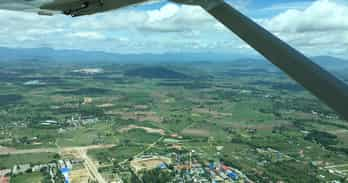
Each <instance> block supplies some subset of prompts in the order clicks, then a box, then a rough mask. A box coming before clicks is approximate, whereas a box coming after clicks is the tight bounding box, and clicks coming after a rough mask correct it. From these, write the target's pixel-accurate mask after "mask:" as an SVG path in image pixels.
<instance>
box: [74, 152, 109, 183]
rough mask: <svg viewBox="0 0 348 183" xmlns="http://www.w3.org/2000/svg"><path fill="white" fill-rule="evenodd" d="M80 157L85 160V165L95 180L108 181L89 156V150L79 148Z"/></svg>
mask: <svg viewBox="0 0 348 183" xmlns="http://www.w3.org/2000/svg"><path fill="white" fill-rule="evenodd" d="M78 152H79V157H80V158H82V159H83V160H85V166H86V168H87V169H88V171H89V172H90V174H91V175H92V177H94V178H95V180H96V181H97V182H98V183H107V181H105V179H104V177H103V176H102V175H101V174H100V173H99V172H98V168H97V166H96V165H95V164H94V162H93V161H92V160H91V158H89V157H88V156H87V150H86V149H78Z"/></svg>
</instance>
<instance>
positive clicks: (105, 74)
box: [0, 60, 348, 182]
mask: <svg viewBox="0 0 348 183" xmlns="http://www.w3.org/2000/svg"><path fill="white" fill-rule="evenodd" d="M19 62H20V63H21V65H20V66H19V65H16V64H8V65H6V67H4V66H2V67H0V75H6V77H1V78H0V88H1V89H0V117H1V121H0V129H1V130H0V150H2V151H5V149H6V148H9V149H12V150H26V149H38V148H40V149H42V148H55V149H64V148H70V147H71V148H74V147H83V146H92V145H103V144H113V145H115V146H114V147H109V148H101V149H91V150H88V152H87V155H88V156H89V157H91V158H93V160H94V161H95V162H97V164H98V166H100V168H99V170H100V172H101V173H102V175H104V176H106V177H109V178H110V177H111V178H110V179H112V177H115V175H113V174H115V172H116V173H117V172H118V171H120V170H119V169H120V168H119V167H120V166H121V165H122V166H123V164H127V163H129V162H131V161H132V160H133V159H134V158H138V157H141V156H142V155H144V154H160V155H165V154H168V153H171V152H173V151H172V150H171V147H172V146H175V147H178V146H180V147H181V148H182V149H184V150H194V151H195V152H198V153H199V154H200V159H199V161H202V162H204V161H208V160H213V159H220V160H223V161H224V162H226V163H228V164H230V165H231V166H232V165H233V166H234V167H238V169H239V170H241V171H243V172H244V173H245V174H246V175H247V176H248V177H249V178H250V179H252V180H254V181H258V182H269V181H273V182H274V181H285V182H311V181H314V182H325V181H332V180H341V179H344V178H345V177H346V176H347V175H345V174H342V175H337V174H330V173H328V171H324V169H323V168H324V167H326V166H330V165H332V166H334V165H337V164H343V163H348V149H347V144H348V140H347V139H348V123H347V122H345V121H343V120H342V119H340V118H339V116H337V114H336V113H335V112H334V111H332V110H331V109H329V108H328V107H327V106H326V105H325V104H323V103H322V102H321V101H319V100H318V99H317V98H315V97H313V96H312V95H311V94H309V93H308V92H307V91H306V90H304V89H303V88H302V87H301V86H299V85H298V84H296V83H295V82H293V81H292V80H290V79H289V78H288V77H287V76H286V75H284V74H282V73H280V72H279V71H278V70H277V69H275V68H274V67H273V66H271V65H269V64H266V63H263V61H262V60H260V61H254V62H256V63H255V64H254V63H251V64H250V62H252V61H249V62H246V63H245V64H243V63H241V62H240V61H238V60H236V61H233V60H232V61H231V62H218V63H215V62H178V63H175V64H174V63H173V64H168V63H152V62H148V63H129V64H125V63H117V62H115V63H112V62H111V63H110V62H102V61H101V62H98V63H64V64H50V63H49V62H35V64H34V63H33V62H30V61H25V62H24V61H19ZM1 64H5V63H1ZM246 64H248V65H246ZM86 70H87V71H90V70H91V71H98V72H85V71H86ZM345 74H346V73H341V75H344V77H348V76H345ZM163 139H164V140H163ZM166 139H167V140H166ZM168 139H169V140H168ZM172 139H174V140H172ZM171 140H172V141H171ZM220 146H221V147H223V148H221V150H219V152H217V150H216V149H217V147H220ZM175 152H176V151H175ZM59 153H60V152H59V151H57V152H55V153H53V152H52V153H51V152H50V153H43V154H20V155H19V154H16V155H15V154H13V155H10V154H8V155H1V156H0V167H1V168H11V167H13V166H14V165H16V164H25V163H31V164H42V163H47V162H50V161H54V160H57V158H58V157H59ZM197 161H198V160H197ZM317 162H320V163H317ZM312 164H316V166H313V165H312ZM317 164H319V165H317ZM122 166H121V167H122ZM127 170H128V169H127ZM301 172H307V173H306V174H302V173H301ZM125 174H126V173H125ZM120 175H121V174H120ZM319 175H322V176H319ZM127 176H131V175H127ZM323 176H324V177H325V178H320V177H323ZM295 177H296V178H295ZM33 178H37V179H40V174H35V176H34V175H33ZM12 180H13V181H17V182H18V181H20V180H21V177H20V176H18V177H16V178H14V179H12ZM12 180H11V181H12Z"/></svg>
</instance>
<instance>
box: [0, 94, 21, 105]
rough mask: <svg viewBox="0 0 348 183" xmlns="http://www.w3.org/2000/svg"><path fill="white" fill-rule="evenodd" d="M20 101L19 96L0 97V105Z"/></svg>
mask: <svg viewBox="0 0 348 183" xmlns="http://www.w3.org/2000/svg"><path fill="white" fill-rule="evenodd" d="M22 99H23V97H22V96H21V95H16V94H8V95H0V105H8V104H16V103H18V102H20V101H21V100H22Z"/></svg>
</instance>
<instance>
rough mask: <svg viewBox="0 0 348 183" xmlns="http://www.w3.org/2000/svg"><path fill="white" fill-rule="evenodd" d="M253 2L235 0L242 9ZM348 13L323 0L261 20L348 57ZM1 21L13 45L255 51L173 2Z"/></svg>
mask: <svg viewBox="0 0 348 183" xmlns="http://www.w3.org/2000/svg"><path fill="white" fill-rule="evenodd" d="M18 1H19V0H18ZM240 2H244V1H240ZM245 2H247V4H248V3H250V1H245ZM247 4H244V3H239V0H235V1H234V5H236V6H237V7H242V9H243V8H246V7H247ZM347 17H348V6H347V5H345V4H343V3H340V2H338V1H335V0H318V1H315V2H314V3H312V4H311V5H310V6H308V7H306V8H303V7H302V8H300V9H291V10H286V11H284V12H282V13H280V14H279V15H276V16H274V17H271V18H269V19H263V20H258V22H260V23H261V24H262V25H264V26H265V27H266V28H267V29H269V30H271V31H272V32H273V33H275V34H277V35H279V36H280V37H281V38H282V39H284V40H286V41H288V42H289V43H290V44H291V45H293V46H295V47H296V48H298V49H300V50H301V51H303V52H305V53H306V54H310V55H324V54H330V55H333V56H348V55H347V54H348V50H347V49H348V18H347ZM0 22H2V24H3V25H6V26H1V27H0V40H2V41H1V42H0V46H8V47H38V46H48V47H53V48H58V49H62V48H64V49H68V48H73V49H84V50H103V51H112V52H122V53H124V52H136V53H139V52H152V53H156V52H173V51H175V52H177V51H185V52H190V51H192V52H198V51H201V52H202V51H203V52H204V51H209V52H231V53H233V52H235V53H239V54H240V53H245V54H250V53H253V54H254V53H255V52H252V50H251V48H250V47H249V46H247V45H246V44H244V43H243V42H242V41H240V40H239V39H238V38H237V37H236V36H235V35H234V34H232V33H231V32H230V31H228V30H227V29H226V28H224V27H223V26H222V25H221V24H219V23H217V22H216V20H215V19H214V18H212V17H211V16H210V15H209V14H208V13H206V12H205V11H204V10H202V9H201V8H199V7H194V6H186V5H177V4H173V3H167V4H165V5H164V6H162V7H161V8H159V9H145V10H144V9H143V10H139V9H135V8H125V9H121V10H117V11H112V12H107V13H102V14H97V15H93V16H85V17H77V18H71V17H66V16H63V15H57V16H52V17H45V16H38V15H35V14H32V13H23V12H12V11H0Z"/></svg>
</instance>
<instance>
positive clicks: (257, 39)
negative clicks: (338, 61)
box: [181, 0, 348, 121]
mask: <svg viewBox="0 0 348 183" xmlns="http://www.w3.org/2000/svg"><path fill="white" fill-rule="evenodd" d="M198 1H199V3H196V4H198V5H200V6H202V7H203V8H204V9H205V10H206V11H207V12H209V13H210V14H211V15H212V16H214V17H215V18H216V19H217V20H219V21H220V22H221V23H222V24H224V25H225V26H226V27H227V28H229V29H230V30H231V31H232V32H234V33H235V34H237V35H238V36H239V37H240V38H241V39H243V40H244V41H245V42H246V43H248V44H249V45H250V46H252V47H253V48H254V49H255V50H257V51H258V52H259V53H261V54H262V55H263V56H264V57H266V58H267V59H268V60H269V61H270V62H272V63H273V64H274V65H276V66H277V67H279V68H280V69H281V70H283V71H284V72H285V73H286V74H288V75H289V76H290V77H291V78H293V79H294V80H296V81H297V82H298V83H300V84H301V85H302V86H303V87H305V88H306V89H307V90H309V91H310V92H312V93H313V94H314V95H315V96H317V97H318V98H319V99H321V100H322V101H323V102H325V103H326V104H327V105H328V106H329V107H331V108H332V109H334V110H335V111H336V112H337V113H338V114H339V115H340V116H341V117H343V118H344V119H345V120H347V121H348V86H347V85H346V84H345V83H344V82H343V81H341V80H339V79H337V78H336V77H335V76H334V75H332V74H331V73H329V72H328V71H326V70H324V69H323V68H321V67H320V66H319V65H317V64H315V63H314V62H312V61H311V60H310V59H309V58H307V57H306V56H304V55H303V54H301V53H300V52H299V51H297V50H295V49H294V48H292V47H291V46H289V45H288V44H287V43H285V42H283V41H282V40H280V39H279V38H277V37H276V36H274V35H273V34H272V33H270V32H268V31H267V30H265V29H264V28H262V27H261V26H260V25H258V24H257V23H255V22H254V21H252V20H251V19H249V18H248V17H246V16H244V15H243V14H242V13H240V12H239V11H238V10H236V9H235V8H233V7H232V6H230V5H229V4H227V3H226V2H224V1H223V0H198ZM181 3H185V2H181ZM186 3H187V2H186ZM189 3H191V4H194V3H193V2H192V1H191V2H189Z"/></svg>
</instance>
